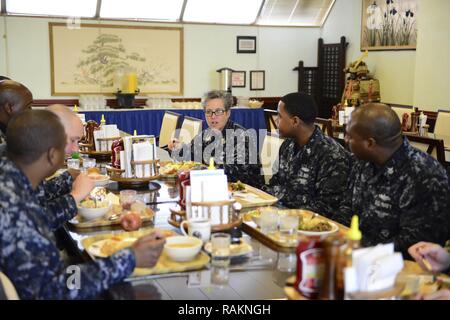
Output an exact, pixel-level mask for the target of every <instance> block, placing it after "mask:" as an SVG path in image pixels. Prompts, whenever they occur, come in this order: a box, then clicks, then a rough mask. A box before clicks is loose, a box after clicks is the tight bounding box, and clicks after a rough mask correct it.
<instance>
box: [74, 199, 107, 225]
mask: <svg viewBox="0 0 450 320" xmlns="http://www.w3.org/2000/svg"><path fill="white" fill-rule="evenodd" d="M104 201H106V202H107V203H108V205H107V206H106V207H101V208H85V207H82V206H81V205H78V214H79V215H80V216H81V217H82V218H83V219H84V220H86V221H89V220H94V219H97V218H100V217H103V216H104V215H105V214H106V213H107V212H108V211H109V210H110V209H111V203H110V202H109V201H107V200H104Z"/></svg>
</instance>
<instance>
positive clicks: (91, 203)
mask: <svg viewBox="0 0 450 320" xmlns="http://www.w3.org/2000/svg"><path fill="white" fill-rule="evenodd" d="M80 206H81V207H82V208H90V209H93V208H105V207H108V206H109V202H108V201H95V200H94V199H91V198H86V199H84V200H82V201H81V202H80Z"/></svg>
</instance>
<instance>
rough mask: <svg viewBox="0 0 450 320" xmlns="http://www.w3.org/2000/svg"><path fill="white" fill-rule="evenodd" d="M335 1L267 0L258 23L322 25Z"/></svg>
mask: <svg viewBox="0 0 450 320" xmlns="http://www.w3.org/2000/svg"><path fill="white" fill-rule="evenodd" d="M334 2H335V0H266V1H265V3H264V6H263V8H262V10H261V14H260V16H259V18H258V21H257V22H256V23H257V24H259V25H286V26H315V27H320V26H322V25H323V23H324V22H325V19H326V18H327V16H328V13H329V12H330V10H331V8H332V6H333V4H334Z"/></svg>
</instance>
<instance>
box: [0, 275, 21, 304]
mask: <svg viewBox="0 0 450 320" xmlns="http://www.w3.org/2000/svg"><path fill="white" fill-rule="evenodd" d="M0 300H19V296H18V295H17V291H16V289H15V288H14V285H13V284H12V282H11V280H9V278H8V277H7V276H6V275H5V274H4V273H3V272H0Z"/></svg>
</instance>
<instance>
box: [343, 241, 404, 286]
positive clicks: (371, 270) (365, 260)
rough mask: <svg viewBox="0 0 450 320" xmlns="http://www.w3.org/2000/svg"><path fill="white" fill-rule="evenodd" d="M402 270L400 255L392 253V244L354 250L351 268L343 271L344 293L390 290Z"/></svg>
mask: <svg viewBox="0 0 450 320" xmlns="http://www.w3.org/2000/svg"><path fill="white" fill-rule="evenodd" d="M402 268H403V258H402V255H401V253H398V252H394V244H393V243H389V244H380V245H377V246H375V247H370V248H364V249H358V250H355V251H354V252H353V256H352V267H351V268H347V270H346V271H345V275H346V278H345V286H346V291H347V292H349V291H360V292H374V291H379V290H385V289H389V288H392V287H394V285H395V279H396V277H397V274H398V273H399V272H400V271H401V270H402ZM350 288H351V289H350ZM349 289H350V290H349Z"/></svg>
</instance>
